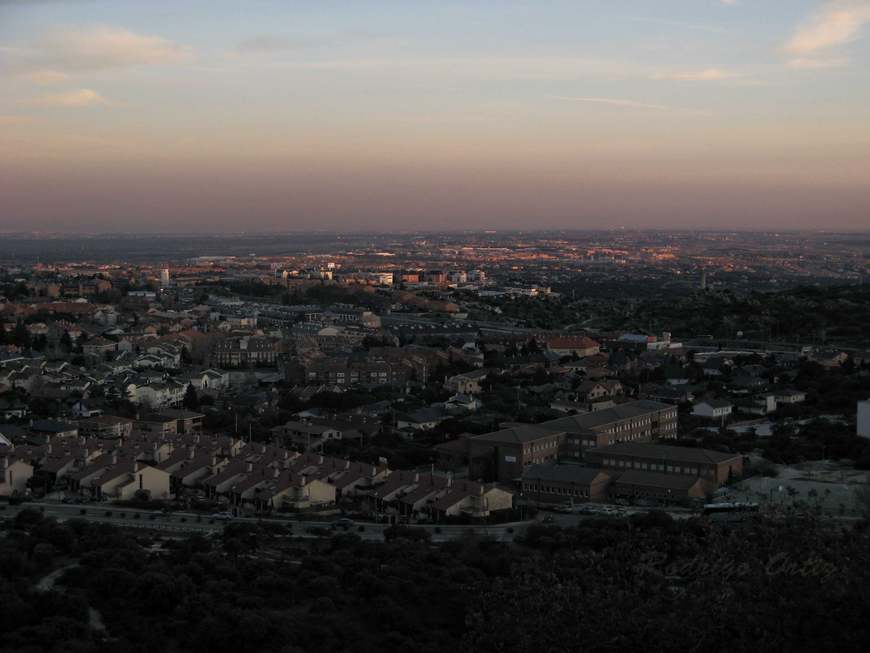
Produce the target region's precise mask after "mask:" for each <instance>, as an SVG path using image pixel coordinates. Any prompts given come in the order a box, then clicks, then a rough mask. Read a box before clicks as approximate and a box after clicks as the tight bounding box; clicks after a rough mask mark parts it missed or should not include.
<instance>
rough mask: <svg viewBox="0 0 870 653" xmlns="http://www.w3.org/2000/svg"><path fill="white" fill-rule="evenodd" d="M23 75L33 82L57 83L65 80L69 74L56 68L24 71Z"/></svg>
mask: <svg viewBox="0 0 870 653" xmlns="http://www.w3.org/2000/svg"><path fill="white" fill-rule="evenodd" d="M24 77H25V78H26V79H28V80H30V81H31V82H33V83H34V84H57V83H59V82H63V81H66V80H67V79H68V78H69V75H67V74H66V73H62V72H60V71H57V70H34V71H33V72H31V73H26V74H25V75H24Z"/></svg>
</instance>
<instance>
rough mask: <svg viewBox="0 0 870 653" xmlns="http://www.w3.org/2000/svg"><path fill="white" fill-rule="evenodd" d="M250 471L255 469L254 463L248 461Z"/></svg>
mask: <svg viewBox="0 0 870 653" xmlns="http://www.w3.org/2000/svg"><path fill="white" fill-rule="evenodd" d="M248 471H249V472H253V471H254V463H248Z"/></svg>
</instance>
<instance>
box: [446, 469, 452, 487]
mask: <svg viewBox="0 0 870 653" xmlns="http://www.w3.org/2000/svg"><path fill="white" fill-rule="evenodd" d="M451 485H453V472H447V487H450V486H451Z"/></svg>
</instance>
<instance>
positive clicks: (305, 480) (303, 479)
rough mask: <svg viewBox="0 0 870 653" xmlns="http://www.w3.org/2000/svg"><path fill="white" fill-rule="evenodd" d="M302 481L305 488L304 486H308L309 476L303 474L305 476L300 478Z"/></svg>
mask: <svg viewBox="0 0 870 653" xmlns="http://www.w3.org/2000/svg"><path fill="white" fill-rule="evenodd" d="M300 479H301V481H302V485H303V486H304V485H308V474H303V475H302V476H301V477H300Z"/></svg>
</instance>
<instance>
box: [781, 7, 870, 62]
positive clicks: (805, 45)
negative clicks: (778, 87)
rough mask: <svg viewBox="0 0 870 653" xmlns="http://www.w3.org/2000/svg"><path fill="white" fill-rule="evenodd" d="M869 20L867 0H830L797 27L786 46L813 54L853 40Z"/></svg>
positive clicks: (801, 52)
mask: <svg viewBox="0 0 870 653" xmlns="http://www.w3.org/2000/svg"><path fill="white" fill-rule="evenodd" d="M868 21H870V2H829V3H827V4H826V5H825V7H824V8H823V9H822V10H821V11H819V12H818V13H816V14H815V16H813V17H812V19H811V20H810V21H809V22H807V23H806V24H804V25H802V26H801V27H799V28H798V29H797V31H796V32H795V33H794V35H793V36H792V37H791V39H790V40H789V42H788V43H787V44H786V46H785V50H786V52H790V53H791V54H795V55H812V54H814V53H816V52H819V51H820V50H827V49H830V48H833V47H836V46H838V45H843V44H845V43H849V42H850V41H853V40H855V39H856V38H857V37H858V34H859V32H860V31H861V28H862V27H863V26H864V24H865V23H867V22H868Z"/></svg>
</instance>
